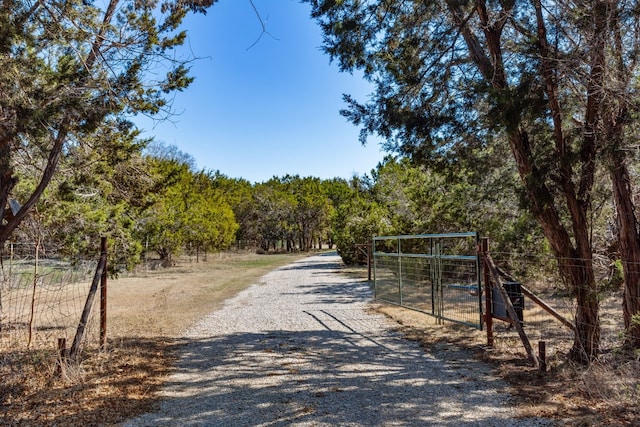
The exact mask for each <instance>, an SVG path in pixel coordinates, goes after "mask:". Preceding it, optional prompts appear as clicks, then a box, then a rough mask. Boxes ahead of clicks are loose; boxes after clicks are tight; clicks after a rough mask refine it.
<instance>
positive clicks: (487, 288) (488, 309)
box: [480, 237, 494, 347]
mask: <svg viewBox="0 0 640 427" xmlns="http://www.w3.org/2000/svg"><path fill="white" fill-rule="evenodd" d="M480 252H481V253H482V275H483V280H484V301H485V308H484V323H485V324H486V325H487V346H489V347H493V344H494V340H493V314H492V311H493V297H492V294H491V275H490V274H489V266H488V263H487V254H488V253H489V239H488V238H487V237H483V238H482V240H481V241H480Z"/></svg>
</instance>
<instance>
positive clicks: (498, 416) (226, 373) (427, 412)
mask: <svg viewBox="0 0 640 427" xmlns="http://www.w3.org/2000/svg"><path fill="white" fill-rule="evenodd" d="M340 267H341V261H340V258H339V257H338V256H336V255H335V253H334V254H326V255H317V256H313V257H309V258H306V259H304V260H301V261H298V262H295V263H293V264H290V265H288V266H285V267H282V268H279V269H277V270H274V271H272V272H271V273H269V274H267V275H265V276H264V277H263V278H262V282H261V283H260V284H257V285H253V286H251V287H250V288H248V289H247V290H245V291H243V292H241V293H240V294H238V295H237V296H235V297H234V298H232V299H229V300H228V301H227V302H226V303H225V305H224V307H223V308H222V309H220V310H218V311H215V312H213V313H211V314H210V315H209V316H207V317H206V318H205V319H203V320H202V321H201V322H199V323H198V324H197V325H195V326H194V327H193V328H192V329H191V330H189V331H187V333H186V334H185V337H186V338H187V339H188V340H189V344H186V345H185V346H184V347H183V348H182V350H181V356H180V359H179V361H178V363H177V365H176V366H175V373H174V374H173V375H171V376H170V378H169V379H168V381H167V384H166V386H165V388H164V390H163V391H162V393H161V394H162V400H161V402H160V404H159V410H158V412H155V413H148V414H145V415H142V416H140V417H138V418H135V419H131V420H129V421H127V422H125V423H124V424H123V425H124V426H128V427H136V426H158V425H161V426H233V427H239V426H265V427H266V426H363V427H364V426H366V427H370V426H451V427H454V426H455V427H458V426H478V427H480V426H482V427H484V426H493V427H501V426H505V427H506V426H509V427H511V426H523V427H534V426H551V425H553V423H552V422H551V421H549V420H546V419H541V418H539V419H533V418H515V417H516V410H515V408H514V407H513V405H512V404H511V403H512V402H511V401H510V396H509V394H508V388H507V385H506V384H505V383H504V382H502V381H501V380H499V379H498V378H497V377H495V376H494V375H492V373H491V369H490V368H489V367H488V366H487V365H485V364H483V363H481V362H479V361H477V360H473V357H472V355H471V353H470V352H461V351H451V352H447V351H443V350H438V351H435V350H434V351H429V349H426V350H425V349H424V348H422V347H420V346H419V345H418V344H417V343H415V342H413V341H409V340H407V339H405V338H403V336H402V335H401V334H400V333H399V332H396V331H394V330H393V324H392V321H390V320H389V319H387V318H386V317H384V316H383V315H380V314H376V313H372V312H371V310H369V309H368V308H370V304H371V298H372V295H371V290H370V288H369V285H368V284H367V283H366V282H363V281H356V280H354V279H351V278H348V277H345V276H344V275H341V274H337V272H338V270H339V269H340Z"/></svg>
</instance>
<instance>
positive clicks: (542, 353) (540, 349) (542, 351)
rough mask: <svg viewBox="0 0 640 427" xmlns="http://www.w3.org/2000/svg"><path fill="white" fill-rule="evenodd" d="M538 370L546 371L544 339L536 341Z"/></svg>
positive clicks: (545, 344) (545, 345)
mask: <svg viewBox="0 0 640 427" xmlns="http://www.w3.org/2000/svg"><path fill="white" fill-rule="evenodd" d="M538 360H539V363H540V364H539V365H538V371H539V372H543V373H544V372H547V343H546V342H545V341H538Z"/></svg>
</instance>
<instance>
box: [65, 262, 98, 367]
mask: <svg viewBox="0 0 640 427" xmlns="http://www.w3.org/2000/svg"><path fill="white" fill-rule="evenodd" d="M106 265H107V254H106V252H104V253H101V254H100V260H99V261H98V266H97V267H96V273H95V274H94V276H93V281H92V282H91V287H90V288H89V294H88V295H87V301H86V302H85V304H84V309H83V310H82V316H80V322H79V323H78V329H77V330H76V336H75V337H74V338H73V344H72V345H71V350H70V351H69V359H71V360H72V361H74V362H75V361H76V359H77V357H78V353H79V352H80V343H81V342H82V337H83V336H84V330H85V328H86V327H87V322H88V321H89V314H90V313H91V306H92V305H93V299H94V297H95V295H96V292H97V291H98V284H99V283H100V281H101V279H102V272H103V271H105V270H106V268H105V267H106Z"/></svg>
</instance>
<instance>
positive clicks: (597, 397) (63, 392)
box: [0, 254, 640, 426]
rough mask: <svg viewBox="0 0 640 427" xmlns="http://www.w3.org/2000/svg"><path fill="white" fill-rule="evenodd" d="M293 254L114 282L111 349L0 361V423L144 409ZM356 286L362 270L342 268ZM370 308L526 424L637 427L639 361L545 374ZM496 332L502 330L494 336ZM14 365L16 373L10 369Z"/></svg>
mask: <svg viewBox="0 0 640 427" xmlns="http://www.w3.org/2000/svg"><path fill="white" fill-rule="evenodd" d="M296 258H297V257H293V256H289V255H268V256H265V255H253V254H240V255H239V254H236V255H223V256H222V255H221V256H219V255H216V256H213V257H211V256H210V258H209V260H208V261H207V262H202V263H197V264H196V263H189V262H182V263H180V264H179V265H178V266H177V267H174V268H171V269H167V270H148V271H140V272H138V273H137V274H136V275H135V276H134V277H128V278H121V279H119V280H114V281H110V284H109V323H108V325H109V337H110V340H109V348H108V350H107V351H104V352H97V351H93V352H87V353H86V357H85V358H84V359H83V360H82V361H81V362H80V363H78V364H76V365H72V366H69V367H67V368H66V370H65V372H63V373H62V374H60V373H58V374H56V373H55V370H56V366H55V364H54V363H52V361H51V358H50V355H48V354H46V353H45V352H38V351H33V352H30V353H19V354H12V355H9V356H7V357H8V358H7V359H5V360H4V361H0V376H2V383H0V424H2V425H59V426H65V425H113V424H116V423H118V422H120V421H122V420H124V419H126V418H128V417H131V416H134V415H136V414H140V413H143V412H146V411H149V410H150V409H152V408H153V407H154V405H156V404H157V400H156V395H157V392H158V390H159V388H160V387H161V386H162V384H163V381H164V379H165V378H166V376H167V375H168V373H169V372H170V369H171V368H170V367H171V363H172V361H173V357H174V356H175V354H176V351H175V350H176V349H177V348H178V347H179V346H180V345H181V344H182V342H181V339H180V335H181V332H182V331H184V330H185V329H186V328H187V327H188V326H189V325H191V324H193V323H194V322H195V321H196V320H198V319H200V318H201V317H202V316H204V315H205V314H207V313H209V312H211V311H212V310H214V309H215V308H216V307H219V306H220V304H222V303H223V302H224V300H225V299H227V298H229V297H230V296H233V295H234V294H236V293H237V292H239V291H241V290H242V289H244V288H246V287H247V286H248V285H250V284H252V283H256V281H257V280H258V278H259V277H260V276H262V275H263V274H265V273H266V272H268V271H270V270H272V269H273V268H275V267H277V266H279V265H283V264H286V263H289V262H292V261H294V260H295V259H296ZM345 272H346V273H347V274H351V275H353V276H354V278H357V279H358V280H361V279H362V278H363V277H366V270H364V269H360V268H351V269H345ZM376 310H378V311H380V312H382V313H384V314H386V315H387V316H389V317H391V318H392V319H394V320H395V321H396V322H397V323H398V328H399V329H400V330H402V331H403V332H404V333H405V334H406V336H407V337H408V338H410V339H414V340H417V341H419V342H421V343H422V345H424V346H425V348H426V349H433V348H439V349H445V350H446V351H448V352H452V354H453V353H455V352H472V353H474V355H475V357H477V358H479V359H481V360H485V361H487V362H488V363H489V366H491V367H492V369H493V370H495V373H496V375H498V376H500V377H502V378H504V379H505V380H506V381H508V382H509V383H510V385H511V388H512V392H513V393H514V396H515V397H516V400H515V404H516V405H518V408H519V412H520V414H521V415H522V416H546V417H551V418H554V419H556V420H558V421H559V422H560V423H561V424H562V425H567V426H590V425H603V426H635V425H637V423H638V420H639V419H640V410H639V409H638V407H637V401H638V397H639V395H640V380H639V377H640V362H639V360H638V357H637V355H635V357H634V355H633V354H628V353H621V352H614V351H611V352H609V353H607V354H606V355H603V357H602V360H601V361H600V362H599V363H596V364H593V365H592V366H590V367H589V368H583V367H580V366H575V365H571V364H569V363H567V362H566V361H564V360H563V359H562V357H561V356H557V357H556V358H555V359H554V361H553V363H551V367H552V369H551V371H550V372H547V373H546V374H544V375H541V374H539V373H538V372H537V371H536V370H534V369H533V368H531V367H530V366H528V365H527V363H526V360H525V353H524V350H523V349H522V346H521V345H520V344H519V342H517V341H514V342H513V343H514V344H513V345H512V346H506V345H501V346H497V347H496V348H495V349H493V350H489V349H487V348H486V346H485V345H484V344H485V342H486V337H485V335H484V333H483V332H480V331H477V330H474V329H471V328H468V327H463V326H456V325H452V324H446V325H444V326H442V325H436V324H435V322H434V321H433V319H432V318H431V317H430V316H426V315H424V314H421V313H417V312H415V311H410V310H405V309H402V308H399V307H395V306H385V305H377V306H376ZM499 333H500V332H499ZM16 366H20V367H21V369H15V367H16Z"/></svg>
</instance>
